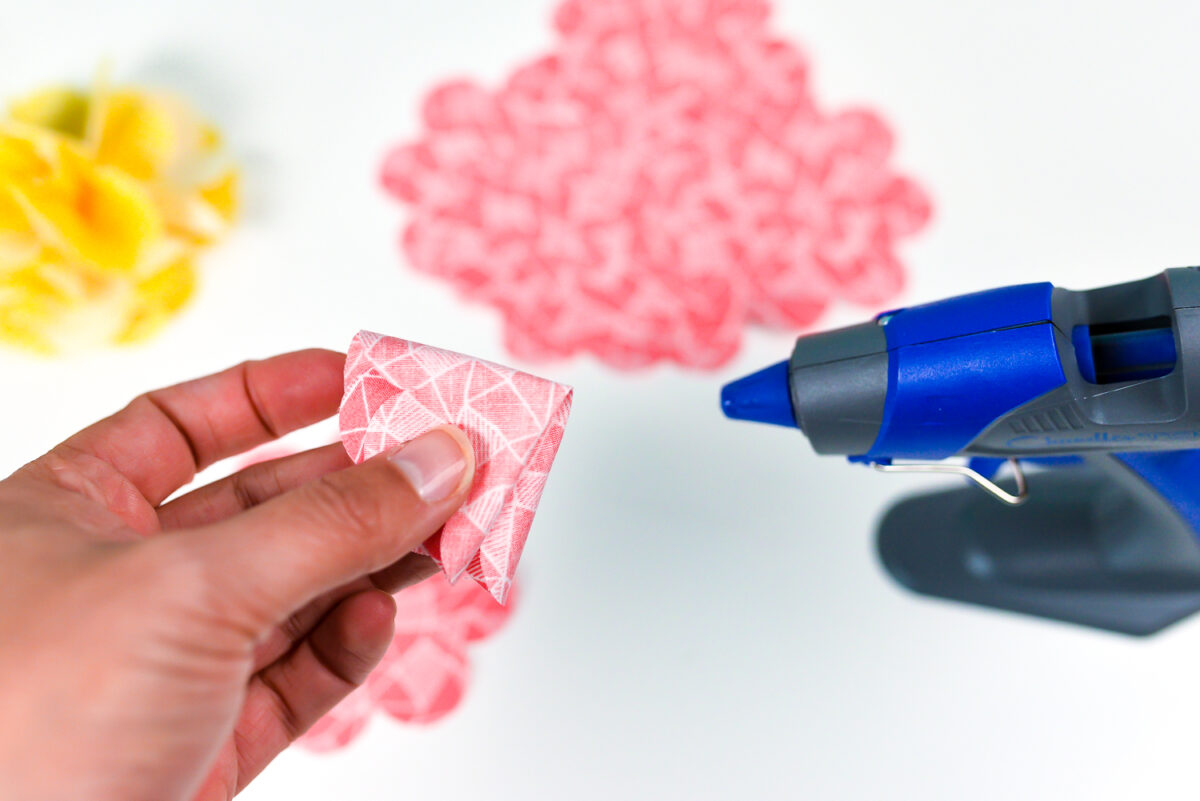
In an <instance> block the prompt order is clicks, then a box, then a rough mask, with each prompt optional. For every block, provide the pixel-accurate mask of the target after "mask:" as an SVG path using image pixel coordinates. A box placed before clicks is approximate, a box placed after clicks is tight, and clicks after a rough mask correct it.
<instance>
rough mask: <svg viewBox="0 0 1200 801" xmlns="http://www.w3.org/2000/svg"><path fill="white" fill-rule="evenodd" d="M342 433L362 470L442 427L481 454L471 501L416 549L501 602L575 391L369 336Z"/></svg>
mask: <svg viewBox="0 0 1200 801" xmlns="http://www.w3.org/2000/svg"><path fill="white" fill-rule="evenodd" d="M345 381H346V387H345V394H344V395H343V397H342V406H341V412H340V415H339V426H340V429H341V436H342V443H343V445H345V447H346V451H347V453H349V454H350V457H351V458H352V459H353V460H354V461H355V462H356V463H358V462H362V461H364V460H366V459H369V458H371V457H372V456H374V455H375V454H377V453H381V452H383V451H385V450H388V449H390V448H393V447H395V446H397V445H401V444H403V443H405V442H408V441H409V440H411V439H413V438H414V437H417V436H420V435H421V434H423V433H425V432H426V431H428V430H430V429H431V428H434V427H436V426H438V425H442V424H447V423H449V424H451V425H455V426H458V427H460V428H462V429H463V430H464V431H465V432H466V434H467V437H468V438H469V439H470V441H471V445H472V447H473V448H474V449H475V483H474V485H473V487H472V489H471V494H470V496H469V497H468V499H467V502H466V503H465V504H464V505H463V506H462V508H461V509H459V511H458V512H456V513H455V514H454V516H453V517H451V518H450V520H449V521H447V522H446V525H445V526H444V527H443V528H442V530H441V532H439V533H438V534H436V535H434V536H433V537H431V538H430V539H429V540H427V541H426V542H425V543H424V544H423V545H422V547H421V548H420V549H419V550H420V551H421V552H423V553H427V554H428V555H429V556H431V557H433V559H434V560H436V561H437V562H438V564H439V566H441V568H442V570H443V571H444V572H445V573H446V575H447V576H448V577H449V578H450V579H451V581H454V580H457V579H458V578H459V577H460V576H462V575H463V574H464V573H465V574H466V575H468V576H470V577H471V578H473V579H475V580H476V581H478V582H479V583H480V584H482V585H483V586H484V587H486V588H487V590H488V592H490V593H491V595H492V597H494V598H495V599H496V600H497V601H498V602H500V603H504V601H505V599H506V597H507V595H508V590H509V586H510V585H511V583H512V578H513V574H514V573H515V572H516V568H517V562H518V561H519V560H520V558H521V552H522V550H523V549H524V546H525V540H526V538H527V537H528V535H529V529H530V526H531V525H532V524H533V516H534V512H535V511H536V510H537V505H538V501H539V500H540V499H541V495H542V490H543V488H544V487H545V484H546V477H547V475H548V474H549V472H550V467H551V465H552V464H553V462H554V456H555V454H556V453H557V452H558V446H559V444H560V443H561V442H562V437H563V431H564V429H565V427H566V423H567V418H568V416H569V415H570V411H571V400H572V390H571V388H570V387H567V386H564V385H562V384H558V383H555V382H553V381H549V380H547V379H544V378H538V377H537V376H533V375H530V374H528V373H524V372H521V371H519V370H516V369H513V368H511V367H504V366H502V365H498V364H493V363H491V362H487V361H483V360H481V359H475V358H472V357H470V356H464V355H462V354H460V353H455V352H453V351H448V350H442V349H441V348H435V347H431V346H429V345H421V344H419V343H415V342H409V341H407V340H403V339H397V338H394V337H385V336H382V335H380V334H375V333H372V332H369V331H360V332H359V333H358V334H357V335H356V336H355V337H354V340H353V342H351V344H350V348H349V351H348V353H347V357H346V372H345Z"/></svg>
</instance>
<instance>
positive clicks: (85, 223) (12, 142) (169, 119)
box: [0, 85, 238, 354]
mask: <svg viewBox="0 0 1200 801" xmlns="http://www.w3.org/2000/svg"><path fill="white" fill-rule="evenodd" d="M237 196H238V173H237V171H236V169H235V168H234V167H233V165H232V164H231V163H230V161H229V160H228V158H227V156H226V154H225V151H224V148H223V147H222V144H221V137H220V134H219V133H218V132H217V131H216V130H215V129H214V128H213V127H211V126H210V125H208V124H207V123H205V122H204V121H203V120H201V119H200V118H199V117H197V116H196V114H195V113H194V112H193V111H192V110H191V109H190V108H188V107H187V106H186V105H184V104H183V103H182V102H180V101H179V100H177V99H175V98H173V97H171V96H167V95H162V94H155V93H151V92H145V91H140V90H136V89H129V88H120V89H108V88H106V87H104V86H103V85H101V86H99V87H97V88H95V89H93V90H92V91H90V92H82V91H78V90H75V89H70V88H59V87H56V88H49V89H43V90H41V91H38V92H35V93H33V94H31V95H29V96H28V97H25V98H21V99H19V100H17V101H16V102H14V103H12V104H11V105H10V106H9V109H8V114H7V115H6V116H3V117H0V341H6V342H9V343H12V344H15V345H18V346H21V347H24V348H26V349H29V350H33V351H37V352H41V353H46V354H54V353H60V352H63V351H70V350H78V349H79V348H80V347H86V346H92V345H95V344H98V343H128V342H136V341H138V340H142V339H145V338H146V337H149V336H151V335H153V334H154V333H155V332H156V331H158V330H159V328H161V327H162V325H163V323H164V322H166V320H167V319H169V318H170V317H171V316H172V315H174V314H175V313H176V312H178V311H179V310H180V309H181V308H182V307H183V306H184V305H185V304H186V303H187V301H188V298H189V297H191V294H192V292H193V289H194V288H195V283H196V272H195V259H196V255H197V253H198V251H199V250H200V249H201V248H203V247H205V246H207V245H209V244H211V243H213V242H215V241H217V240H218V239H220V238H221V237H222V236H223V235H224V234H225V233H226V231H227V230H228V229H229V227H230V225H231V224H232V222H233V220H234V217H235V214H236V210H237Z"/></svg>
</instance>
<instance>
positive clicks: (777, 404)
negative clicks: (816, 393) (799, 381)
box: [721, 361, 796, 427]
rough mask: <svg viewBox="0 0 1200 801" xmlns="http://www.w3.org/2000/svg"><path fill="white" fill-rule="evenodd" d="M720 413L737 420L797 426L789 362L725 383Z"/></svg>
mask: <svg viewBox="0 0 1200 801" xmlns="http://www.w3.org/2000/svg"><path fill="white" fill-rule="evenodd" d="M721 410H722V411H723V412H725V416H726V417H729V418H732V419H734V420H751V421H753V422H756V423H771V424H773V425H777V426H789V427H795V425H796V414H795V412H794V411H793V410H792V392H791V389H789V387H788V363H787V361H782V362H779V363H778V364H773V365H771V366H770V367H766V368H763V369H762V370H759V371H758V372H757V373H751V374H750V375H748V376H746V377H745V378H739V379H738V380H737V381H733V382H731V383H729V384H726V385H725V386H724V387H723V388H722V389H721Z"/></svg>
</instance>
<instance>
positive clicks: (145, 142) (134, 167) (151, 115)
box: [96, 91, 180, 181]
mask: <svg viewBox="0 0 1200 801" xmlns="http://www.w3.org/2000/svg"><path fill="white" fill-rule="evenodd" d="M100 114H101V117H100V119H99V122H98V134H97V136H98V140H97V142H96V160H97V161H98V162H99V163H100V164H108V165H111V166H113V167H117V168H119V169H121V170H123V171H125V172H126V173H128V174H129V175H131V176H132V177H134V178H137V179H139V180H142V181H149V180H152V179H153V178H155V177H156V176H159V175H162V174H163V173H164V172H165V171H166V170H167V168H168V167H169V166H170V164H171V163H172V162H173V161H174V160H175V158H176V157H177V155H178V151H179V146H180V131H179V126H178V125H177V122H176V114H175V113H174V110H173V109H172V108H171V107H170V105H169V104H168V103H167V102H166V101H165V100H159V99H155V98H153V97H151V96H148V95H139V94H136V93H134V92H130V91H117V92H113V93H111V94H109V95H108V96H107V97H106V98H105V101H104V104H103V108H102V111H101V112H100Z"/></svg>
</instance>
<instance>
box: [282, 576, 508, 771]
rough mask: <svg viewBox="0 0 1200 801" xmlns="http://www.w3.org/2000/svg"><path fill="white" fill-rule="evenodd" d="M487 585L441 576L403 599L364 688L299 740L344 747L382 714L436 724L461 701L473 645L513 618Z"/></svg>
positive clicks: (313, 747)
mask: <svg viewBox="0 0 1200 801" xmlns="http://www.w3.org/2000/svg"><path fill="white" fill-rule="evenodd" d="M512 608H513V606H512V604H511V603H510V604H509V605H508V606H501V605H499V604H497V603H496V602H495V600H493V599H492V597H491V596H490V595H489V594H488V593H487V591H486V590H484V589H483V588H482V587H481V586H480V585H478V584H476V583H474V582H469V581H460V582H459V583H457V584H453V585H452V584H450V583H449V582H448V581H447V580H446V578H445V577H444V576H440V575H439V576H435V577H433V578H431V579H429V580H427V581H424V582H422V583H420V584H418V585H416V586H415V587H410V588H409V589H407V590H404V591H403V592H401V593H399V594H398V595H397V596H396V635H395V637H394V638H393V639H392V644H391V646H390V647H389V648H388V651H387V654H385V655H384V657H383V661H382V662H381V663H380V665H379V667H377V668H376V669H375V670H374V671H373V672H372V673H371V675H370V676H369V677H367V681H366V683H365V684H363V686H362V687H360V688H358V689H357V690H355V691H354V692H353V693H351V694H350V695H349V696H347V697H346V698H345V699H344V700H343V701H342V702H341V703H340V704H338V705H337V706H336V707H334V708H333V709H332V710H331V711H330V712H329V713H328V714H326V715H325V716H324V717H323V718H321V719H320V720H319V721H317V723H316V724H315V725H314V726H313V727H312V728H311V729H309V730H308V733H307V734H305V735H304V737H302V738H301V739H300V741H299V742H300V743H301V744H302V745H304V746H305V747H307V748H309V749H311V750H313V751H330V750H333V749H335V748H340V747H342V746H344V745H346V744H347V743H349V742H350V741H351V740H353V739H354V738H355V737H357V736H358V735H359V733H361V732H362V730H363V729H364V728H365V727H366V725H367V722H368V721H369V720H370V718H371V715H372V714H373V713H374V710H375V709H381V710H383V712H384V713H385V714H387V715H388V716H389V717H392V718H394V719H396V720H399V721H402V722H405V723H433V722H434V721H436V720H438V719H440V718H442V717H443V716H445V715H446V714H448V713H449V712H450V711H451V710H453V709H454V708H455V707H456V706H457V705H458V703H459V701H460V700H461V699H462V697H463V694H464V692H465V690H466V685H467V681H468V679H469V676H470V663H469V661H468V658H467V646H468V644H469V643H471V642H473V641H476V640H480V639H482V638H484V637H487V636H488V635H490V634H492V633H493V632H495V631H496V630H497V629H499V628H500V627H501V626H502V625H503V624H504V623H505V621H506V620H507V619H508V617H509V615H510V614H511V613H512Z"/></svg>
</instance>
